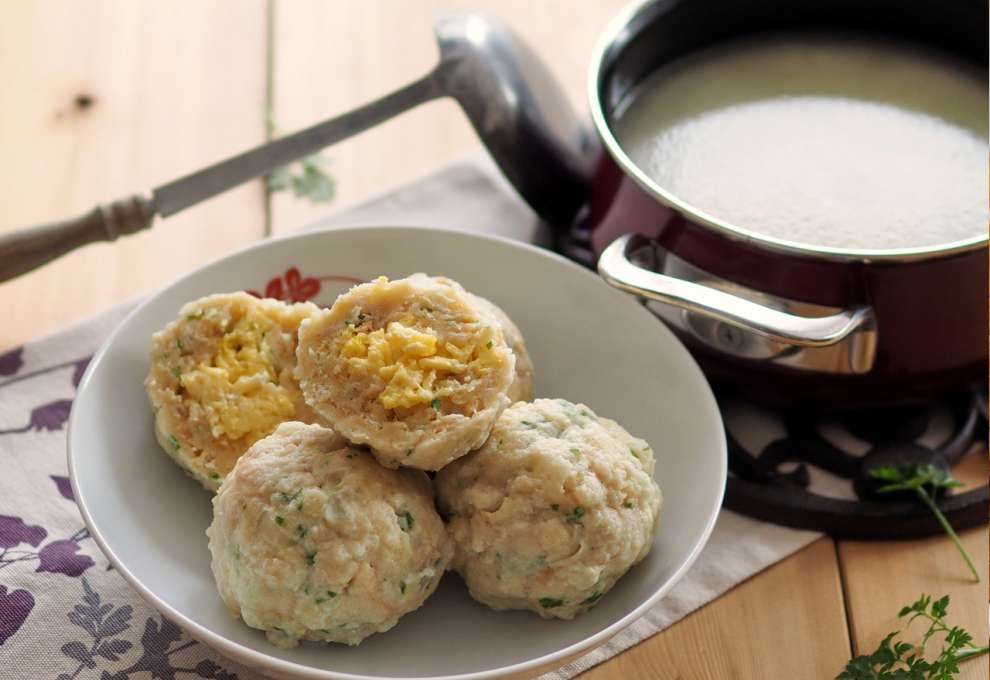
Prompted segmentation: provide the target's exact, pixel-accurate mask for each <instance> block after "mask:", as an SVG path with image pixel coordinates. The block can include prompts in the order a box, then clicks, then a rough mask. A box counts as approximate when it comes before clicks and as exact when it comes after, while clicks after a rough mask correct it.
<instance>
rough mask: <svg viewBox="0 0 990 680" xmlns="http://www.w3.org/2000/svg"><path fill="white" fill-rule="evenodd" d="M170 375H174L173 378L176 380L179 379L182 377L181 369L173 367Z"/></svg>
mask: <svg viewBox="0 0 990 680" xmlns="http://www.w3.org/2000/svg"><path fill="white" fill-rule="evenodd" d="M172 375H174V376H175V377H176V378H179V377H181V376H182V369H181V368H179V367H178V366H175V367H174V368H173V369H172Z"/></svg>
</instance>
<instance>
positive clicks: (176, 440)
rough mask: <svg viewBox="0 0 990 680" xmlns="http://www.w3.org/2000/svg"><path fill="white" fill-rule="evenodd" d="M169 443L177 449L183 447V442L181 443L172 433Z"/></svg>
mask: <svg viewBox="0 0 990 680" xmlns="http://www.w3.org/2000/svg"><path fill="white" fill-rule="evenodd" d="M168 443H169V444H171V445H172V448H173V449H175V450H176V451H178V450H179V449H181V448H182V444H180V443H179V440H178V439H176V438H175V435H174V434H170V435H169V436H168Z"/></svg>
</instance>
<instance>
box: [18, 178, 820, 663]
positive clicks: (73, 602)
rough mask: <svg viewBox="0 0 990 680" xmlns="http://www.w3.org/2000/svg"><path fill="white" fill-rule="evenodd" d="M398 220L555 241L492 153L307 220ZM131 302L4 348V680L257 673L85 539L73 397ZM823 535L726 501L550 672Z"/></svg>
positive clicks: (619, 643)
mask: <svg viewBox="0 0 990 680" xmlns="http://www.w3.org/2000/svg"><path fill="white" fill-rule="evenodd" d="M396 224H401V225H413V226H418V225H423V226H435V227H446V228H452V229H459V230H464V231H477V232H485V233H491V234H499V235H502V236H507V237H511V238H517V239H521V240H525V241H529V242H535V243H540V244H546V243H547V242H548V240H549V234H548V233H547V231H546V229H545V228H544V227H543V226H541V224H540V222H539V220H538V219H537V217H536V216H535V215H534V214H533V213H532V212H531V211H530V210H529V209H528V208H527V207H526V206H525V204H523V203H522V201H521V200H520V199H519V198H518V197H517V196H516V195H515V194H514V193H513V192H512V190H511V189H510V188H509V187H508V186H507V185H506V183H505V182H504V180H502V179H501V177H500V176H498V174H497V172H496V171H495V170H494V167H493V165H492V164H491V163H490V162H487V161H468V162H461V163H457V164H454V165H452V166H448V167H447V168H445V169H443V170H441V171H439V172H437V173H436V174H433V175H430V176H427V177H425V178H423V179H421V180H419V181H416V182H413V183H411V184H409V185H407V186H404V187H402V188H400V189H398V190H396V191H393V192H390V193H388V194H385V195H383V196H381V197H380V198H377V199H374V200H371V201H369V202H367V203H365V204H363V205H361V206H359V207H357V208H354V209H352V210H349V211H347V212H345V213H343V214H340V215H337V216H334V217H331V218H329V219H327V220H324V221H322V222H320V223H318V224H316V225H313V226H314V227H323V228H326V227H334V226H344V225H396ZM134 304H135V303H133V302H131V303H127V304H124V305H122V306H120V307H117V308H115V309H113V310H111V311H108V312H106V313H104V314H101V315H99V316H97V317H94V318H91V319H89V320H87V321H84V322H83V323H80V324H78V325H76V326H73V327H71V328H69V329H67V330H65V331H62V332H60V333H58V334H56V335H52V336H50V337H47V338H44V339H40V340H37V341H35V342H30V343H27V344H26V345H24V346H22V347H17V348H15V349H12V350H10V351H8V352H6V353H3V354H0V678H4V679H5V680H7V679H9V680H35V679H39V678H57V680H75V679H76V678H100V680H138V679H143V678H147V677H154V678H164V679H168V680H174V679H176V678H215V679H216V680H234V679H235V678H238V679H240V680H253V679H255V678H259V677H260V676H259V675H258V674H257V673H256V672H255V671H252V670H249V669H247V668H245V667H243V666H240V665H238V664H236V663H234V662H232V661H230V660H228V659H226V658H224V657H222V656H220V655H219V654H217V653H216V652H214V651H213V650H211V649H210V648H208V647H207V646H205V645H203V644H200V643H197V642H195V641H193V640H192V639H190V638H189V637H188V636H187V635H186V634H185V633H183V632H182V631H181V630H180V629H179V628H178V627H177V626H175V625H174V624H172V623H171V622H169V621H167V620H165V619H163V618H162V617H161V616H160V615H159V614H158V613H157V612H156V611H155V610H154V609H153V608H152V607H151V606H150V605H148V604H146V603H145V602H144V601H143V600H142V599H141V598H140V597H139V596H138V594H137V593H136V592H135V591H134V590H133V589H131V588H130V586H129V585H128V584H127V583H126V582H125V581H124V580H123V578H121V576H120V575H119V574H117V573H116V571H114V570H113V569H112V567H111V566H110V565H109V563H108V561H107V559H106V557H104V556H103V555H102V553H101V552H100V550H99V548H98V547H97V546H96V545H95V543H94V542H93V540H92V539H91V538H90V537H89V533H88V532H87V530H86V528H85V525H84V524H83V522H82V519H81V518H80V515H79V512H78V510H77V508H76V506H75V503H74V500H73V498H72V490H71V487H70V485H69V481H68V479H67V477H66V475H67V472H66V460H65V437H66V432H65V427H66V422H67V420H68V415H69V410H70V408H71V404H72V399H73V396H74V394H75V390H76V387H77V386H78V384H79V379H80V378H81V377H82V374H83V371H84V370H85V368H86V365H87V363H88V361H89V358H90V357H91V356H92V355H93V353H94V352H95V351H96V349H97V348H98V347H99V345H100V344H101V343H102V342H103V340H104V339H105V338H106V337H107V335H108V334H109V333H110V331H111V330H112V329H113V327H114V326H115V325H116V324H117V323H119V321H120V320H121V319H122V318H123V316H124V315H125V314H126V313H127V312H128V311H130V309H131V308H133V306H134ZM818 536H820V534H817V533H814V532H810V531H797V530H793V529H786V528H783V527H778V526H774V525H771V524H766V523H763V522H758V521H755V520H751V519H748V518H745V517H742V516H740V515H736V514H734V513H732V512H728V511H724V512H722V514H721V516H720V518H719V520H718V523H717V525H716V528H715V531H714V533H713V534H712V537H711V540H710V541H709V543H708V545H707V547H706V548H705V550H704V551H703V553H702V555H701V556H700V558H699V559H698V561H697V562H696V563H695V565H694V567H693V568H692V569H691V570H690V571H689V573H688V574H687V575H686V576H685V577H684V579H683V580H682V581H681V582H680V583H679V584H678V585H677V586H676V587H675V588H674V589H673V591H672V592H671V593H670V594H669V595H668V596H667V597H666V598H665V599H663V600H662V601H661V602H659V603H658V604H657V605H656V606H655V607H654V608H653V609H652V610H650V611H649V612H648V613H647V614H646V615H645V616H644V617H642V618H641V619H640V620H638V621H637V622H636V623H634V624H633V625H632V626H630V627H629V628H627V629H626V630H624V631H623V632H621V633H620V634H619V635H617V636H616V637H615V638H613V639H612V640H611V641H610V642H608V643H607V644H605V645H604V646H602V647H600V648H598V649H596V650H594V651H593V652H591V653H589V654H587V655H586V656H584V657H581V658H579V659H577V660H576V661H574V662H572V663H570V664H568V665H567V666H564V667H562V668H560V669H558V670H555V671H552V672H550V673H547V674H546V675H544V676H543V678H544V679H545V680H550V679H553V680H563V679H564V678H571V677H573V676H575V675H577V674H578V673H580V672H581V671H584V670H586V669H588V668H591V667H592V666H594V665H596V664H598V663H601V662H602V661H604V660H605V659H608V658H609V657H611V656H614V655H615V654H617V653H619V652H621V651H622V650H624V649H627V648H629V647H631V646H633V645H635V644H636V643H637V642H640V641H641V640H643V639H645V638H647V637H649V636H651V635H653V634H655V633H657V632H659V631H661V630H663V629H664V628H666V627H667V626H669V625H671V624H672V623H674V622H676V621H678V620H679V619H681V618H683V617H684V616H685V615H687V614H689V613H690V612H692V611H693V610H695V609H697V608H698V607H701V606H703V605H704V604H705V603H707V602H710V601H711V600H713V599H714V598H716V597H718V596H719V595H721V594H722V593H724V592H726V591H727V590H729V589H730V588H732V587H733V586H734V585H736V584H738V583H740V582H741V581H743V580H745V579H747V578H749V577H750V576H752V575H753V574H756V573H757V572H759V571H761V570H762V569H765V568H766V567H768V566H769V565H771V564H773V563H774V562H777V561H778V560H781V559H783V558H784V557H787V556H788V555H790V554H792V553H793V552H795V551H796V550H798V549H800V548H801V547H803V546H805V545H807V544H808V543H810V542H812V541H813V540H815V539H816V538H817V537H818ZM450 578H455V577H454V576H451V577H450ZM400 625H401V623H400ZM149 674H150V676H149Z"/></svg>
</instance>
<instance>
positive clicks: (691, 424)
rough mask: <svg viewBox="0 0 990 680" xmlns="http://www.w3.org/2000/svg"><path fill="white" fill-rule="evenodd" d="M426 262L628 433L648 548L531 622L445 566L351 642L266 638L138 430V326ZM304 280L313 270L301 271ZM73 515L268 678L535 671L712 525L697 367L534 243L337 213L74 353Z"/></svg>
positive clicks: (671, 571)
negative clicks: (336, 225) (387, 621)
mask: <svg viewBox="0 0 990 680" xmlns="http://www.w3.org/2000/svg"><path fill="white" fill-rule="evenodd" d="M419 271H423V272H427V273H430V274H443V275H446V276H449V277H451V278H453V279H456V280H458V281H460V282H461V283H462V284H463V285H464V286H465V287H466V288H467V289H468V290H471V291H473V292H476V293H478V294H480V295H483V296H485V297H487V298H489V299H491V300H492V301H494V302H496V303H497V304H498V305H500V306H501V307H502V308H503V309H505V311H506V312H507V313H508V314H509V315H510V316H511V317H512V318H513V319H514V320H515V322H516V323H517V324H518V326H519V327H520V329H521V330H522V332H523V335H524V336H525V338H526V344H527V346H528V347H529V351H530V353H531V354H532V357H533V362H534V363H535V366H536V393H537V396H547V397H564V398H566V399H570V400H572V401H581V402H584V403H586V404H588V405H589V406H591V407H592V409H594V410H595V411H596V412H597V413H599V414H601V415H604V416H607V417H610V418H615V419H617V420H618V421H619V422H621V423H622V424H623V425H624V426H625V427H626V428H627V429H628V430H629V431H630V432H632V433H633V434H635V435H636V436H638V437H642V438H643V439H646V440H647V441H648V442H649V443H650V444H651V445H652V446H653V450H654V451H655V452H656V457H657V466H656V478H657V480H658V481H659V483H660V486H661V488H662V489H663V493H664V506H663V513H662V519H661V526H660V531H659V534H658V536H657V538H656V542H655V543H654V546H653V550H652V551H651V552H650V554H649V556H648V557H647V558H646V559H645V560H644V561H643V562H642V563H640V564H639V565H637V566H636V567H634V568H633V569H632V570H631V571H630V572H629V573H628V574H627V575H626V576H625V577H623V578H622V579H621V580H620V581H619V583H618V584H617V585H616V587H615V588H614V589H613V590H612V591H611V592H609V593H608V595H606V596H605V597H604V598H602V601H601V602H600V603H599V604H598V606H596V607H595V608H594V609H592V610H591V611H590V612H589V613H587V614H585V615H583V616H580V617H578V618H577V619H575V620H574V621H570V622H564V621H544V620H542V619H540V618H539V617H537V616H535V615H533V614H531V613H527V612H511V613H506V612H502V613H499V612H494V611H491V610H489V609H487V608H485V607H483V606H482V605H480V604H478V603H476V602H474V601H473V600H471V599H470V597H469V596H468V594H467V590H466V589H465V587H464V586H463V584H462V583H461V581H460V579H459V578H458V576H457V575H456V574H454V573H448V574H447V575H446V576H445V577H444V580H443V582H442V583H441V585H440V588H439V589H438V590H437V592H436V594H435V595H433V597H431V598H430V599H429V600H428V601H427V602H426V604H425V605H424V606H423V607H422V608H421V609H419V610H417V611H415V612H413V613H412V614H409V615H407V616H406V617H404V618H403V619H401V620H400V621H399V624H398V625H397V626H396V627H395V628H393V629H392V630H391V631H389V632H387V633H384V634H381V635H374V636H372V637H371V638H369V639H367V640H366V641H365V642H363V643H362V644H361V645H360V646H359V647H353V648H348V647H345V646H342V645H330V646H326V645H315V644H304V645H302V646H300V647H298V648H296V649H292V650H282V649H277V648H276V647H273V646H271V645H270V644H268V643H267V642H266V641H265V638H264V635H263V634H262V633H261V632H259V631H257V630H253V629H251V628H248V627H247V626H246V625H244V624H243V623H241V622H240V621H239V620H235V619H234V618H232V617H231V616H230V613H229V612H228V611H227V609H226V608H225V607H224V605H223V603H222V602H221V601H220V597H219V596H218V595H217V592H216V589H215V586H214V583H213V576H212V574H211V572H210V555H209V551H208V550H207V546H206V537H205V535H204V533H203V532H204V531H205V530H206V527H207V526H208V525H209V523H210V516H211V515H210V512H211V511H210V495H209V494H208V493H207V492H206V491H204V490H203V489H202V488H200V486H199V485H198V484H196V483H195V482H194V481H192V480H191V479H189V478H188V477H186V476H185V475H184V474H183V473H182V472H180V471H179V468H178V467H176V466H175V464H173V463H172V462H171V461H170V460H169V458H168V456H166V455H165V453H164V452H162V451H161V450H160V449H159V447H158V445H157V444H156V443H155V439H154V436H153V434H152V416H151V409H150V408H149V406H148V401H147V397H146V396H145V393H144V387H143V385H142V382H143V380H144V377H145V375H146V374H147V371H148V348H149V343H150V338H151V335H152V333H153V332H155V331H156V330H158V329H160V328H162V327H163V326H165V324H167V323H168V322H169V321H171V320H172V319H174V318H175V316H176V314H177V313H178V310H179V307H181V306H182V304H183V303H185V302H187V301H189V300H194V299H196V298H198V297H201V296H204V295H207V294H210V293H217V292H225V291H234V290H241V289H254V290H258V291H262V292H264V291H265V290H266V288H267V289H268V292H269V293H273V294H279V293H280V294H281V295H282V296H285V297H289V296H293V295H294V296H297V297H305V296H307V295H309V294H311V293H313V292H314V291H315V290H316V289H317V288H319V291H318V292H317V294H316V295H315V296H314V297H313V299H314V301H316V302H318V303H320V304H325V305H326V304H330V303H332V302H333V300H334V298H335V297H336V296H337V294H339V293H340V292H342V291H344V290H345V289H347V288H348V287H349V286H350V284H349V283H347V282H345V281H346V279H347V277H353V278H354V279H362V280H367V279H371V278H373V277H374V276H377V275H380V274H384V275H386V276H389V277H401V276H405V275H408V274H411V273H414V272H419ZM314 279H315V280H314ZM69 471H70V475H71V477H72V484H73V488H74V490H75V494H76V499H77V500H78V503H79V507H80V508H81V509H82V514H83V516H84V518H85V520H86V524H87V525H88V526H89V529H90V531H91V532H92V533H93V536H94V537H95V539H96V541H97V542H98V543H99V545H100V547H101V548H102V549H103V551H104V552H105V553H106V554H107V556H108V557H109V558H110V560H111V561H112V562H113V564H114V566H115V567H116V568H117V569H118V570H119V571H120V573H121V574H122V575H123V576H124V578H126V579H127V580H128V581H130V583H131V584H132V585H133V586H134V587H135V588H137V590H138V591H139V592H140V593H141V594H142V596H143V597H144V598H145V599H147V600H148V601H149V602H150V603H151V604H152V605H154V606H155V607H156V608H157V609H158V610H159V611H161V613H162V614H164V615H165V616H167V617H168V618H170V619H171V620H173V621H175V622H176V623H177V624H179V625H180V626H182V627H183V628H184V629H186V631H188V632H189V634H190V635H192V636H193V637H195V638H197V639H199V640H201V641H203V642H206V643H207V644H209V645H211V646H213V647H214V648H216V649H217V650H219V651H220V652H222V653H224V654H226V655H227V656H229V657H231V658H233V659H236V660H238V661H240V662H242V663H245V664H247V665H250V666H254V667H257V668H259V669H262V670H264V671H266V672H268V673H272V674H277V675H279V676H282V677H298V678H348V679H354V678H382V677H395V678H439V677H444V678H454V677H456V678H473V679H480V678H492V677H498V676H501V675H504V674H509V673H527V674H530V673H535V672H536V671H537V670H545V669H549V668H552V667H554V666H558V665H561V664H562V663H564V662H565V661H566V660H567V659H569V658H572V657H574V656H576V655H577V654H579V653H581V652H584V651H588V650H589V649H591V648H593V647H595V646H597V645H600V644H601V643H603V642H604V641H606V640H607V639H608V638H609V637H611V636H612V635H614V634H615V633H617V632H618V631H619V630H621V629H622V628H624V627H625V626H627V625H629V624H630V623H632V622H633V621H634V620H636V618H638V617H639V616H641V615H642V614H644V613H645V612H646V611H647V610H648V609H649V608H650V607H652V606H653V605H655V604H656V603H657V601H658V600H660V598H662V597H663V595H664V594H665V593H667V591H669V590H670V588H671V587H672V586H673V585H674V583H676V582H677V580H678V579H679V578H680V577H681V576H682V575H683V574H684V573H685V571H687V569H688V568H689V567H690V566H691V563H692V562H693V561H694V559H695V558H696V557H697V555H698V553H699V552H700V550H701V548H702V546H703V545H704V543H705V541H706V540H707V539H708V535H709V533H710V532H711V530H712V526H713V524H714V522H715V517H716V515H717V514H718V510H719V506H720V504H721V500H722V491H723V488H724V484H725V475H726V453H725V439H724V435H723V430H722V422H721V419H720V417H719V413H718V410H717V407H716V404H715V400H714V398H713V397H712V393H711V391H710V390H709V387H708V384H707V382H706V381H705V378H704V377H703V376H702V374H701V371H700V370H699V369H698V367H697V365H696V364H695V363H694V361H693V360H692V359H691V357H690V356H689V355H688V353H687V351H685V349H684V348H683V347H682V346H681V344H680V343H679V342H678V341H677V340H676V339H675V338H674V337H673V335H671V333H670V332H669V331H668V330H667V329H666V328H665V327H664V326H663V325H662V324H661V323H660V322H659V321H657V319H656V318H655V317H654V316H652V315H651V314H650V313H649V312H647V311H646V310H645V309H643V308H642V307H641V306H640V305H639V304H638V303H637V302H636V301H635V300H634V299H633V298H631V297H629V296H627V295H625V294H623V293H619V292H617V291H615V290H613V289H611V288H610V287H609V286H607V285H606V284H605V283H604V282H602V281H601V280H600V279H599V278H598V277H597V276H596V275H594V274H592V273H591V272H588V271H586V270H584V269H582V268H580V267H578V266H577V265H575V264H573V263H571V262H568V261H567V260H565V259H563V258H561V257H558V256H556V255H554V254H552V253H549V252H547V251H545V250H542V249H539V248H535V247H531V246H528V245H524V244H520V243H517V242H514V241H508V240H504V239H498V238H492V237H483V236H476V235H471V234H466V233H462V232H450V231H441V230H433V229H420V228H412V227H382V228H359V229H339V230H331V231H320V232H311V233H306V234H303V235H300V236H295V237H293V238H287V239H281V240H276V241H268V242H264V243H261V244H259V245H256V246H254V247H252V248H249V249H247V250H243V251H241V252H238V253H236V254H234V255H231V256H229V257H227V258H224V259H222V260H220V261H218V262H214V263H213V264H211V265H209V266H207V267H204V268H203V269H200V270H199V271H196V272H194V273H192V274H190V275H189V276H186V277H185V278H183V279H181V280H180V281H178V282H176V283H174V284H173V285H171V286H169V287H167V288H165V289H164V290H162V291H161V292H159V293H158V294H157V295H155V296H153V297H152V298H151V299H150V300H148V301H147V302H145V303H144V304H143V305H141V306H140V307H139V308H138V309H137V310H135V311H134V312H133V313H132V314H131V315H130V316H128V317H127V319H126V320H124V321H123V323H121V325H120V326H119V327H118V328H117V330H116V331H115V332H114V333H113V335H111V337H110V339H109V340H108V341H107V342H106V344H105V345H104V346H103V348H102V349H101V350H100V351H99V353H98V354H97V355H96V357H95V358H94V359H93V361H92V362H91V363H90V365H89V370H87V371H86V375H85V377H84V378H83V380H82V383H81V384H80V387H79V392H78V395H77V397H76V401H75V405H74V407H73V409H72V417H71V420H70V425H69Z"/></svg>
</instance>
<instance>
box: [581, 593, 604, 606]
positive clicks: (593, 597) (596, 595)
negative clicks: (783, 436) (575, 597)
mask: <svg viewBox="0 0 990 680" xmlns="http://www.w3.org/2000/svg"><path fill="white" fill-rule="evenodd" d="M603 594H604V593H602V592H601V591H598V590H596V591H595V592H594V593H592V594H591V595H590V596H589V597H587V598H585V599H583V600H581V605H582V606H583V605H592V604H594V603H596V602H598V600H600V599H601V597H602V595H603Z"/></svg>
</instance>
